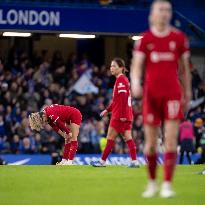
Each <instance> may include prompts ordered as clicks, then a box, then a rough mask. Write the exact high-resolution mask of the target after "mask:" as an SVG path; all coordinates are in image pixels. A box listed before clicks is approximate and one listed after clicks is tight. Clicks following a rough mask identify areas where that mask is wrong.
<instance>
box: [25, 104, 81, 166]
mask: <svg viewBox="0 0 205 205" xmlns="http://www.w3.org/2000/svg"><path fill="white" fill-rule="evenodd" d="M81 122H82V115H81V113H80V111H79V110H78V109H76V108H74V107H70V106H65V105H58V104H53V105H50V106H47V107H45V108H44V109H43V111H42V112H36V113H32V114H31V115H30V116H29V123H30V126H31V129H32V130H36V131H40V130H41V129H43V126H44V125H46V124H49V125H50V126H51V127H52V128H53V129H54V130H55V131H56V132H57V133H58V134H60V135H61V136H62V137H64V138H65V147H64V152H63V159H62V161H61V162H60V163H58V164H57V165H72V162H73V159H74V157H75V155H76V151H77V148H78V141H77V137H78V134H79V128H80V125H81Z"/></svg>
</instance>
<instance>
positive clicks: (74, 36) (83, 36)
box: [59, 33, 96, 39]
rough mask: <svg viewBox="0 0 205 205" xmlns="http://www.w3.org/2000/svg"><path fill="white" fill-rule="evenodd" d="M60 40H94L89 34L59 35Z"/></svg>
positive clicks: (93, 36)
mask: <svg viewBox="0 0 205 205" xmlns="http://www.w3.org/2000/svg"><path fill="white" fill-rule="evenodd" d="M59 37H60V38H81V39H86V38H95V37H96V36H95V35H91V34H72V33H70V34H66V33H65V34H64V33H62V34H59Z"/></svg>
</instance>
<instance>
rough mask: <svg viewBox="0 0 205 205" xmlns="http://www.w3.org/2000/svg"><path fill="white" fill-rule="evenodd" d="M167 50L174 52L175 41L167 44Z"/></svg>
mask: <svg viewBox="0 0 205 205" xmlns="http://www.w3.org/2000/svg"><path fill="white" fill-rule="evenodd" d="M169 49H170V50H171V51H173V50H175V49H176V42H175V41H170V42H169Z"/></svg>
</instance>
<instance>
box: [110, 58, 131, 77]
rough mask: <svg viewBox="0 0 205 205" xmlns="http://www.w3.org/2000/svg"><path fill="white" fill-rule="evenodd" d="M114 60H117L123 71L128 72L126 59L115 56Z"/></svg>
mask: <svg viewBox="0 0 205 205" xmlns="http://www.w3.org/2000/svg"><path fill="white" fill-rule="evenodd" d="M112 61H114V62H116V63H117V65H118V66H119V67H120V68H122V73H123V74H125V73H126V72H128V70H127V68H126V67H125V61H124V60H123V59H122V58H118V57H116V58H114V59H113V60H112Z"/></svg>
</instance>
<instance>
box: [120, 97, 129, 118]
mask: <svg viewBox="0 0 205 205" xmlns="http://www.w3.org/2000/svg"><path fill="white" fill-rule="evenodd" d="M119 95H120V110H119V112H120V113H119V114H120V115H119V116H120V118H126V109H125V107H127V94H126V93H120V94H119Z"/></svg>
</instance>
